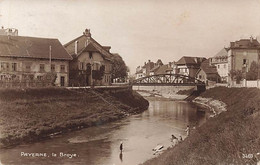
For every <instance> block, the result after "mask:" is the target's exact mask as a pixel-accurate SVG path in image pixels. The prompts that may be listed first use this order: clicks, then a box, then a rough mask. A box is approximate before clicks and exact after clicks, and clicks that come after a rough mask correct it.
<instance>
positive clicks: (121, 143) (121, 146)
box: [119, 142, 123, 153]
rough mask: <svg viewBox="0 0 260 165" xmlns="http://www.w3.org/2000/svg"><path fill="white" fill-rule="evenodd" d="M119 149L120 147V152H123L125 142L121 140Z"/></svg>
mask: <svg viewBox="0 0 260 165" xmlns="http://www.w3.org/2000/svg"><path fill="white" fill-rule="evenodd" d="M119 149H120V153H122V152H123V142H120V147H119Z"/></svg>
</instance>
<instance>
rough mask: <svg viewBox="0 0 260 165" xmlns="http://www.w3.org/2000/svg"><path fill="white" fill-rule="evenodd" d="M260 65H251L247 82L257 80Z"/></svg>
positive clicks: (254, 63) (253, 63)
mask: <svg viewBox="0 0 260 165" xmlns="http://www.w3.org/2000/svg"><path fill="white" fill-rule="evenodd" d="M259 69H260V67H259V65H257V63H256V62H255V61H253V62H252V63H251V65H250V68H249V71H248V72H247V74H246V79H247V80H257V78H258V73H259Z"/></svg>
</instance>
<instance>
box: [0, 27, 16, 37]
mask: <svg viewBox="0 0 260 165" xmlns="http://www.w3.org/2000/svg"><path fill="white" fill-rule="evenodd" d="M0 35H4V36H18V30H17V29H15V28H7V29H4V27H3V26H2V28H1V29H0Z"/></svg>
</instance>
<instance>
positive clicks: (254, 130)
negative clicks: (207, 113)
mask: <svg viewBox="0 0 260 165" xmlns="http://www.w3.org/2000/svg"><path fill="white" fill-rule="evenodd" d="M201 96H202V97H205V98H213V99H216V100H220V101H223V102H224V103H226V105H227V111H226V112H222V113H221V114H219V115H218V116H216V117H214V118H211V119H209V120H208V121H207V122H206V123H205V124H204V125H202V126H201V127H199V128H197V129H196V130H195V131H194V132H193V133H192V134H191V135H190V136H189V137H188V138H186V139H185V140H184V142H183V143H180V144H178V145H177V146H176V147H174V148H172V149H168V150H167V151H165V152H164V153H163V154H162V155H160V156H159V157H157V158H154V159H151V160H148V161H147V162H145V163H144V164H145V165H146V164H147V165H148V164H149V165H157V164H164V165H179V164H180V165H186V164H192V165H202V164H205V165H208V164H246V163H247V164H256V162H257V161H260V155H257V154H256V153H258V152H260V150H259V149H260V122H259V121H260V90H259V89H256V88H250V89H246V88H225V87H217V88H213V89H209V90H207V91H205V92H204V93H202V94H201ZM250 154H254V156H253V158H251V156H252V155H250Z"/></svg>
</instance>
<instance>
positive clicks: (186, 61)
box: [175, 56, 206, 65]
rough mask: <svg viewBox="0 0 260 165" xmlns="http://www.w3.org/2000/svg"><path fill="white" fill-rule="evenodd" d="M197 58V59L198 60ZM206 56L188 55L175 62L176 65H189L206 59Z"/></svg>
mask: <svg viewBox="0 0 260 165" xmlns="http://www.w3.org/2000/svg"><path fill="white" fill-rule="evenodd" d="M196 59H199V60H197V62H196ZM205 59H206V58H204V57H187V56H183V57H182V58H181V59H179V61H177V62H176V63H175V64H176V65H187V64H194V65H196V64H200V63H201V62H200V61H204V60H205Z"/></svg>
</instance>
